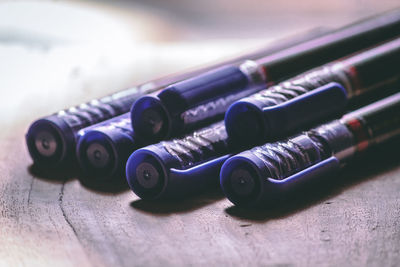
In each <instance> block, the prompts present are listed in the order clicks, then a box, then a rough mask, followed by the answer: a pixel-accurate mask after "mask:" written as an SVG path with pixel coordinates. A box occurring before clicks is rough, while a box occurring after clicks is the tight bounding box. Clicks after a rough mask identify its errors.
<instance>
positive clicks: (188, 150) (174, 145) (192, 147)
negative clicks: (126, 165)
mask: <svg viewBox="0 0 400 267" xmlns="http://www.w3.org/2000/svg"><path fill="white" fill-rule="evenodd" d="M158 145H159V146H161V147H162V148H164V149H165V150H166V151H167V152H168V153H169V154H170V155H171V156H173V157H174V158H176V159H177V160H178V161H179V162H180V164H181V168H182V169H187V168H190V167H192V166H194V165H197V164H200V163H202V162H204V161H208V160H211V159H213V158H216V157H219V156H222V155H225V154H227V153H229V143H228V134H227V132H226V130H225V125H224V122H223V121H221V122H218V123H215V124H212V125H210V126H209V127H206V128H203V129H200V130H198V131H195V132H193V133H192V134H190V135H187V136H185V137H184V138H182V139H174V140H171V141H163V142H161V143H159V144H158Z"/></svg>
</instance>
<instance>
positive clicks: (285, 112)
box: [225, 82, 347, 144]
mask: <svg viewBox="0 0 400 267" xmlns="http://www.w3.org/2000/svg"><path fill="white" fill-rule="evenodd" d="M346 105H347V92H346V90H345V89H344V88H343V86H342V85H340V84H338V83H334V82H332V83H328V84H326V85H324V86H321V87H318V88H316V89H314V90H311V91H309V92H307V93H305V94H303V95H300V96H298V97H295V98H292V99H290V100H288V101H285V102H283V103H281V104H278V105H272V106H269V105H266V104H265V103H264V102H262V101H259V100H258V99H257V97H248V98H244V99H243V100H240V101H238V102H236V103H234V104H233V105H232V106H231V107H230V108H229V109H228V111H227V113H226V114H225V126H226V130H227V132H228V134H229V137H231V138H232V139H234V140H238V141H240V142H241V143H246V144H254V143H257V142H263V141H265V140H269V139H274V138H278V137H281V136H286V135H288V134H290V133H291V132H293V131H295V130H299V129H301V128H303V127H306V126H309V125H311V124H312V123H316V122H318V121H320V120H322V119H325V118H329V117H331V116H333V115H336V114H337V113H340V112H343V111H344V108H345V107H346Z"/></svg>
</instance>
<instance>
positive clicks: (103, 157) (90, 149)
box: [76, 114, 138, 182]
mask: <svg viewBox="0 0 400 267" xmlns="http://www.w3.org/2000/svg"><path fill="white" fill-rule="evenodd" d="M82 132H83V134H82V136H80V138H79V142H78V145H77V149H76V151H77V152H76V153H77V158H78V162H79V164H80V167H81V168H82V170H83V172H84V175H85V178H88V179H91V180H92V181H93V182H95V181H98V182H102V181H117V180H119V181H121V180H125V177H124V175H125V164H126V161H127V159H128V157H129V155H130V154H131V153H132V152H133V151H134V150H135V149H136V148H137V147H138V145H137V142H136V140H135V138H134V134H133V131H132V129H131V125H130V119H129V114H124V115H121V116H118V117H116V118H114V119H111V120H108V121H105V122H102V123H100V124H97V125H94V126H92V127H90V129H88V130H86V131H85V130H84V131H82Z"/></svg>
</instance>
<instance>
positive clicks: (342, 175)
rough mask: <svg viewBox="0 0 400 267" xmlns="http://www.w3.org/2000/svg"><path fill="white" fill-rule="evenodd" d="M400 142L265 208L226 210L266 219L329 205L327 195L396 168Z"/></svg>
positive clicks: (243, 217) (242, 217)
mask: <svg viewBox="0 0 400 267" xmlns="http://www.w3.org/2000/svg"><path fill="white" fill-rule="evenodd" d="M399 149H400V142H391V143H390V144H388V145H386V146H385V147H382V148H380V149H379V150H378V149H375V150H374V151H371V152H372V153H369V154H368V155H367V156H363V157H361V158H358V159H356V160H355V161H353V162H352V164H351V166H349V167H347V168H345V169H344V170H343V171H341V172H339V173H336V174H335V175H330V176H327V177H325V178H324V179H321V181H318V183H314V184H313V185H311V186H307V187H306V188H303V189H301V190H299V191H298V192H296V193H295V194H292V195H291V196H286V197H285V199H284V200H281V201H279V202H276V203H273V204H272V205H270V206H268V207H264V208H257V209H246V208H241V207H236V206H231V207H228V208H226V209H225V212H226V213H227V214H229V215H231V216H233V217H235V218H237V219H240V220H246V221H249V220H250V221H267V220H269V219H276V218H285V217H288V216H290V215H292V214H293V213H295V212H298V211H301V210H305V209H308V208H310V207H312V206H314V205H318V204H322V203H324V204H325V205H329V204H331V203H332V202H330V201H328V199H330V198H332V197H333V196H336V195H339V194H340V193H341V192H342V191H344V190H346V189H348V188H351V187H353V186H357V185H358V184H360V183H362V182H365V181H368V180H371V179H375V178H377V176H378V175H380V174H383V173H384V172H388V171H390V170H393V169H395V168H396V167H397V166H399V165H400V151H399Z"/></svg>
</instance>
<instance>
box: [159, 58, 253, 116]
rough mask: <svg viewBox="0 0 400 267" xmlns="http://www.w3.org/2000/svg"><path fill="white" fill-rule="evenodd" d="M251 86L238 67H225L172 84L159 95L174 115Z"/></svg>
mask: <svg viewBox="0 0 400 267" xmlns="http://www.w3.org/2000/svg"><path fill="white" fill-rule="evenodd" d="M248 85H249V79H248V78H247V76H246V75H245V74H244V73H243V72H242V71H241V70H240V68H239V67H237V66H231V65H228V66H223V67H220V68H217V69H214V70H211V71H208V72H206V73H204V74H201V75H198V76H196V77H193V78H190V79H187V80H183V81H181V82H177V83H175V84H172V85H170V86H168V87H167V88H165V89H164V90H162V91H161V93H160V94H159V95H158V96H159V98H160V99H161V100H162V102H163V103H164V105H165V106H166V107H167V108H168V109H171V111H172V113H181V112H183V111H184V110H185V109H188V108H191V107H195V106H198V105H200V104H203V103H207V102H209V101H211V100H214V99H218V98H221V97H223V96H226V95H230V94H233V93H235V92H239V91H242V90H243V89H245V88H246V87H247V86H248Z"/></svg>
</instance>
